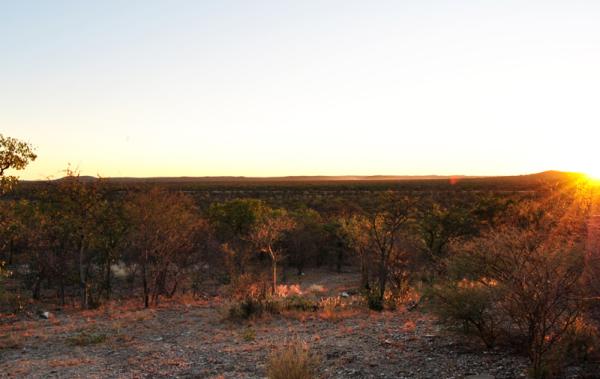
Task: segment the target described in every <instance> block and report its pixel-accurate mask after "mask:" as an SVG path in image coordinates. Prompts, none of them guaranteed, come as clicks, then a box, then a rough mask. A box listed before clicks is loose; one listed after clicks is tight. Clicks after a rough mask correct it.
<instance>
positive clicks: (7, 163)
mask: <svg viewBox="0 0 600 379" xmlns="http://www.w3.org/2000/svg"><path fill="white" fill-rule="evenodd" d="M36 158H37V155H36V154H35V153H34V149H33V147H32V146H31V145H30V144H28V143H27V142H23V141H19V140H18V139H16V138H12V137H5V136H3V135H2V134H0V194H4V193H6V192H7V191H10V190H11V189H12V188H13V187H14V185H15V183H16V182H17V177H16V176H11V175H6V170H9V169H13V170H23V169H24V168H25V167H27V165H28V164H29V162H32V161H35V159H36Z"/></svg>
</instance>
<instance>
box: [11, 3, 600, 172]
mask: <svg viewBox="0 0 600 379" xmlns="http://www.w3.org/2000/svg"><path fill="white" fill-rule="evenodd" d="M0 133H3V134H5V135H9V136H12V137H17V138H20V139H24V140H27V141H29V142H31V143H32V144H33V145H35V146H36V147H37V152H38V155H39V158H38V160H37V161H36V162H35V163H34V164H32V165H31V166H29V167H28V168H27V170H26V171H24V172H22V173H21V177H22V178H45V177H47V176H54V177H56V176H61V170H62V169H64V168H66V167H67V164H68V163H71V165H72V166H74V167H78V168H79V169H80V170H81V172H82V173H83V174H91V175H95V174H100V175H102V176H205V175H211V176H212V175H246V176H278V175H317V174H322V175H342V174H356V175H361V174H362V175H371V174H398V175H404V174H471V175H480V174H485V175H496V174H520V173H529V172H534V171H542V170H547V169H562V170H578V171H589V170H594V169H596V168H597V166H599V162H600V149H598V145H599V141H600V138H598V137H600V1H578V0H569V1H485V0H476V1H458V0H452V1H424V0H418V1H350V0H343V1H333V0H332V1H324V0H318V1H308V0H303V1H296V0H294V1H284V0H274V1H246V0H240V1H224V0H219V1H166V0H165V1H149V0H141V1H107V0H103V1H79V0H73V1H27V0H19V1H3V2H1V3H0ZM599 171H600V170H599Z"/></svg>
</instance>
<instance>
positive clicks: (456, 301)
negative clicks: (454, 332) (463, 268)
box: [429, 280, 501, 347]
mask: <svg viewBox="0 0 600 379" xmlns="http://www.w3.org/2000/svg"><path fill="white" fill-rule="evenodd" d="M429 296H430V297H431V298H432V305H433V307H432V309H433V312H434V313H435V314H437V315H438V316H439V317H440V319H441V321H442V322H446V323H450V324H455V323H460V324H461V326H462V331H463V332H465V333H466V334H475V335H476V336H477V337H479V338H480V339H481V340H482V341H483V343H485V345H486V346H487V347H492V346H493V345H494V342H495V341H496V338H497V337H498V334H499V333H500V330H499V328H500V325H501V320H500V318H501V316H500V312H499V311H498V310H497V309H495V300H496V299H495V295H494V291H493V290H490V289H489V288H488V287H486V286H484V285H482V284H481V283H479V282H472V281H468V280H462V281H459V282H455V281H449V282H447V283H444V284H442V285H437V286H434V287H433V288H432V289H430V293H429Z"/></svg>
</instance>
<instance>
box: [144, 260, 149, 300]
mask: <svg viewBox="0 0 600 379" xmlns="http://www.w3.org/2000/svg"><path fill="white" fill-rule="evenodd" d="M147 259H148V252H145V253H144V260H143V261H142V284H143V286H144V307H145V308H148V306H149V303H148V278H147V277H146V261H147Z"/></svg>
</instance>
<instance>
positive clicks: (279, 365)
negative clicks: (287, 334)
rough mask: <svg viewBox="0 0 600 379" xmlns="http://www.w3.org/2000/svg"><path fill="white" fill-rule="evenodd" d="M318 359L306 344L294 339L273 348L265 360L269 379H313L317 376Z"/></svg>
mask: <svg viewBox="0 0 600 379" xmlns="http://www.w3.org/2000/svg"><path fill="white" fill-rule="evenodd" d="M318 365H319V359H318V358H317V357H316V356H315V355H314V354H312V353H311V351H310V349H309V347H308V344H307V343H305V342H300V341H295V342H292V343H289V344H287V345H285V346H284V347H283V348H281V349H278V350H275V351H274V352H272V353H271V355H270V356H269V361H268V362H267V377H268V378H269V379H313V378H316V377H317V368H318Z"/></svg>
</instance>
